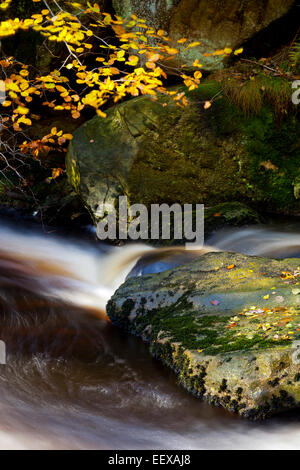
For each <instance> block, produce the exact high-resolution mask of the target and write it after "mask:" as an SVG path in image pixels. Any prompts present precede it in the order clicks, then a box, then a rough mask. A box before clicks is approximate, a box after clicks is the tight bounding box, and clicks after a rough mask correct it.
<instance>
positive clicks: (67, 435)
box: [0, 223, 300, 449]
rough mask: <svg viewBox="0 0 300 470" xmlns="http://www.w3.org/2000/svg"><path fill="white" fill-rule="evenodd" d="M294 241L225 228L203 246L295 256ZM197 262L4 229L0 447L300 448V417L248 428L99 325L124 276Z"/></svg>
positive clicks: (288, 235)
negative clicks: (4, 361) (4, 350)
mask: <svg viewBox="0 0 300 470" xmlns="http://www.w3.org/2000/svg"><path fill="white" fill-rule="evenodd" d="M299 234H300V227H298V226H296V225H292V226H289V225H288V224H285V225H283V226H277V227H276V228H274V227H254V228H247V229H232V230H228V231H222V232H218V233H217V234H215V235H214V236H213V237H212V238H211V240H209V244H210V245H214V246H215V247H217V248H219V249H221V250H231V251H239V252H244V253H248V254H259V255H266V256H274V257H285V256H298V257H300V235H299ZM142 255H143V257H142V258H141V259H140V260H139V262H138V263H137V264H136V262H137V260H138V259H139V258H140V257H141V256H142ZM194 256H201V252H196V253H191V252H188V253H187V252H184V251H183V250H160V251H155V250H152V249H150V248H147V247H143V246H138V245H132V246H129V247H123V248H111V247H107V246H105V245H101V244H99V243H98V244H96V243H91V242H86V241H85V242H78V241H73V240H70V238H69V237H65V238H60V237H57V236H55V235H54V234H41V233H37V232H36V231H35V230H33V229H29V230H25V229H24V227H23V226H22V224H18V225H15V226H12V225H8V224H6V223H2V225H1V228H0V318H1V323H0V339H1V340H3V341H5V342H6V347H7V364H6V365H0V416H1V418H0V448H1V449H223V448H227V449H228V448H234V449H238V448H243V449H246V448H249V449H254V448H256V449H289V448H300V412H299V413H298V412H293V413H290V414H285V415H282V416H280V417H276V418H272V419H270V420H268V421H267V422H264V423H252V422H248V421H245V420H242V419H240V418H238V417H237V416H233V415H231V414H230V413H228V412H226V411H225V410H223V409H220V408H214V407H210V406H209V405H208V404H206V403H204V402H201V401H200V400H198V399H196V398H194V397H192V396H190V395H188V394H187V393H186V392H185V391H184V390H182V389H181V388H180V387H179V386H178V385H177V383H176V377H175V376H174V374H173V373H172V372H170V371H169V370H168V369H166V368H165V367H164V366H162V365H161V364H160V363H159V362H157V361H156V360H154V359H152V358H151V356H150V354H149V352H148V350H147V346H146V345H145V344H143V343H142V341H141V340H139V339H138V338H135V337H130V336H129V335H127V334H125V333H123V332H122V331H120V330H119V329H118V328H116V327H114V326H113V325H112V324H111V323H109V321H108V320H107V318H106V314H105V304H106V302H107V300H108V299H109V297H110V296H111V294H112V293H113V291H114V290H115V289H116V288H117V287H118V285H120V283H121V282H122V281H123V280H124V279H125V278H126V276H128V275H143V274H145V273H149V272H157V271H162V270H165V269H168V268H169V267H173V266H176V265H178V264H180V263H183V262H186V261H188V260H190V259H191V258H192V257H194ZM134 266H135V267H134Z"/></svg>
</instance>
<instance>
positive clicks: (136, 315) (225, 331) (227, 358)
mask: <svg viewBox="0 0 300 470" xmlns="http://www.w3.org/2000/svg"><path fill="white" fill-rule="evenodd" d="M299 265H300V260H299V259H285V260H275V259H266V258H258V257H250V256H245V255H241V254H234V253H208V254H206V255H203V256H202V257H201V258H198V259H197V260H194V261H192V262H190V263H187V264H184V265H182V266H180V267H178V268H175V269H173V270H169V271H165V272H162V273H159V274H151V275H146V276H142V277H134V278H131V279H128V280H127V281H126V282H125V283H124V284H123V285H122V286H121V287H120V288H119V289H118V290H117V291H116V293H115V294H114V295H113V297H112V299H111V300H110V301H109V302H108V305H107V312H108V315H109V317H110V319H111V320H112V322H113V323H114V324H116V325H118V326H120V327H121V328H123V329H125V330H127V331H129V332H131V333H133V334H135V335H138V336H140V337H142V338H143V339H144V340H145V341H147V342H148V343H149V345H150V351H151V352H152V354H153V355H154V356H155V357H157V358H159V359H161V360H162V361H163V362H164V363H165V364H166V365H167V366H169V367H171V368H172V369H173V370H174V371H175V372H176V374H177V375H178V378H179V382H180V383H181V384H182V385H183V386H184V387H185V388H186V389H187V390H189V391H190V392H192V393H194V394H195V395H196V396H198V397H203V398H205V399H207V400H208V401H210V402H211V403H214V404H221V405H222V406H224V407H225V408H227V409H229V410H232V411H238V412H239V413H240V414H241V415H242V416H245V417H251V418H264V417H266V416H269V415H271V414H274V413H277V412H279V411H282V410H285V409H288V408H294V407H298V406H299V403H300V382H299V381H298V380H296V379H295V377H299V376H300V375H299V374H300V365H299V360H298V357H297V347H298V344H300V343H299V341H300V331H299V330H300V329H299V319H300V317H299V314H300V288H299V287H298V282H297V279H299V277H298V276H299Z"/></svg>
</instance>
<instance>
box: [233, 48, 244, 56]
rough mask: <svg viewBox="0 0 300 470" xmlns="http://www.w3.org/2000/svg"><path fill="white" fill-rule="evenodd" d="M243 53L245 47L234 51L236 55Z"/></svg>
mask: <svg viewBox="0 0 300 470" xmlns="http://www.w3.org/2000/svg"><path fill="white" fill-rule="evenodd" d="M243 51H244V49H243V47H241V48H240V49H236V50H235V51H234V55H239V54H242V53H243Z"/></svg>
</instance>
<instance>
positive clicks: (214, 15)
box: [113, 0, 294, 70]
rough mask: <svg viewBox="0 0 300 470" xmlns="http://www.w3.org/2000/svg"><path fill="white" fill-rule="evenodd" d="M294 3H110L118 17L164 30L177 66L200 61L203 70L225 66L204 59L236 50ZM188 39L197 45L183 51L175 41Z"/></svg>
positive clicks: (157, 0) (253, 0)
mask: <svg viewBox="0 0 300 470" xmlns="http://www.w3.org/2000/svg"><path fill="white" fill-rule="evenodd" d="M293 3H294V0H273V1H272V2H261V1H260V0H243V1H242V2H241V1H237V0H226V1H225V2H216V1H215V0H197V1H196V0H180V1H179V0H147V1H145V0H144V1H141V0H113V6H114V8H115V10H116V12H117V14H119V15H121V16H124V17H125V18H130V16H131V15H132V14H136V15H137V16H138V17H139V18H143V19H145V20H146V21H147V23H148V24H149V25H151V26H154V28H156V29H157V30H158V29H163V30H165V31H166V32H167V33H168V36H169V37H170V38H171V40H172V41H173V42H172V44H173V46H174V47H176V48H178V49H179V50H180V54H179V56H178V57H177V58H176V63H177V64H178V62H180V63H182V62H183V63H184V64H187V65H188V66H191V65H192V63H193V62H194V60H195V59H199V61H200V63H201V64H203V66H204V68H205V69H206V70H217V69H219V68H222V67H223V65H224V57H223V56H220V55H213V56H210V57H207V56H204V55H203V54H204V53H207V52H209V53H212V52H214V51H216V50H218V49H224V48H225V47H231V48H232V49H235V48H237V47H239V46H240V45H241V44H243V43H244V42H245V41H247V40H248V39H249V38H251V37H252V36H253V35H255V34H256V33H258V32H259V31H261V30H263V29H264V28H266V27H267V26H268V25H270V24H271V23H272V22H273V21H275V20H277V19H278V18H280V17H281V16H283V15H285V14H286V13H287V12H288V11H289V8H290V7H291V6H292V4H293ZM183 37H185V38H188V40H189V41H190V42H193V41H197V42H200V45H199V46H198V47H195V48H191V49H188V50H184V49H185V48H186V44H183V45H181V46H180V45H179V44H178V42H177V40H178V39H180V38H183Z"/></svg>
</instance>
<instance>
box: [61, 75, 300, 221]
mask: <svg viewBox="0 0 300 470" xmlns="http://www.w3.org/2000/svg"><path fill="white" fill-rule="evenodd" d="M219 91H220V88H219V84H218V83H216V82H213V81H204V82H203V84H202V85H200V88H199V90H197V91H196V92H195V93H192V94H190V95H189V100H190V104H189V106H188V107H186V108H184V109H182V108H180V107H178V106H177V105H176V104H175V102H174V101H173V100H172V99H170V98H166V97H164V98H160V99H159V100H158V101H153V100H151V99H149V98H148V97H141V98H135V99H132V100H129V101H127V102H124V103H121V104H119V105H117V106H114V107H113V108H111V109H109V110H108V113H107V117H106V118H105V119H103V118H100V117H95V118H93V119H92V120H90V121H88V122H86V123H85V124H83V125H82V126H81V127H80V128H79V129H78V130H76V132H75V133H74V139H73V140H72V142H71V144H70V146H69V151H68V156H67V171H68V176H69V180H70V181H71V183H72V185H73V186H74V188H75V190H76V191H77V192H78V194H79V195H80V197H81V198H82V200H83V201H84V202H85V204H86V206H87V207H88V208H89V210H90V212H91V214H92V216H93V218H94V220H95V222H97V221H98V219H99V210H98V209H99V206H100V205H101V204H102V203H103V202H111V203H113V204H115V203H117V198H118V196H119V195H124V194H125V195H127V196H128V199H129V203H130V204H132V203H144V204H146V205H149V204H153V203H168V204H173V203H174V202H178V203H180V204H187V203H198V204H200V203H204V204H205V205H209V206H212V205H214V204H218V203H223V202H228V201H234V200H240V201H244V202H246V203H247V202H251V203H253V202H254V203H256V204H259V205H260V206H261V205H262V204H263V207H264V208H265V209H266V210H267V209H270V210H273V211H278V212H291V213H298V212H299V210H300V200H299V199H298V200H296V198H295V192H294V185H295V178H296V177H297V176H298V171H299V159H300V148H299V145H298V143H297V142H298V137H297V136H298V135H299V132H300V123H299V121H298V120H297V119H296V118H295V117H294V116H291V118H286V119H285V121H284V122H282V123H281V125H280V126H278V122H277V121H276V118H275V116H274V112H273V110H272V109H271V108H270V107H264V108H263V109H262V110H261V112H260V114H259V115H255V114H253V115H247V116H245V115H244V114H243V113H242V112H241V111H239V110H238V109H237V108H236V107H235V106H233V105H232V103H231V102H230V101H229V99H228V98H227V97H221V95H219V99H217V100H216V101H215V102H214V103H213V105H212V107H211V108H210V109H208V110H204V109H203V102H204V101H205V100H206V99H211V98H212V97H213V96H215V95H216V94H218V93H219ZM165 104H167V106H164V105H165ZM295 108H296V107H295Z"/></svg>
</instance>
